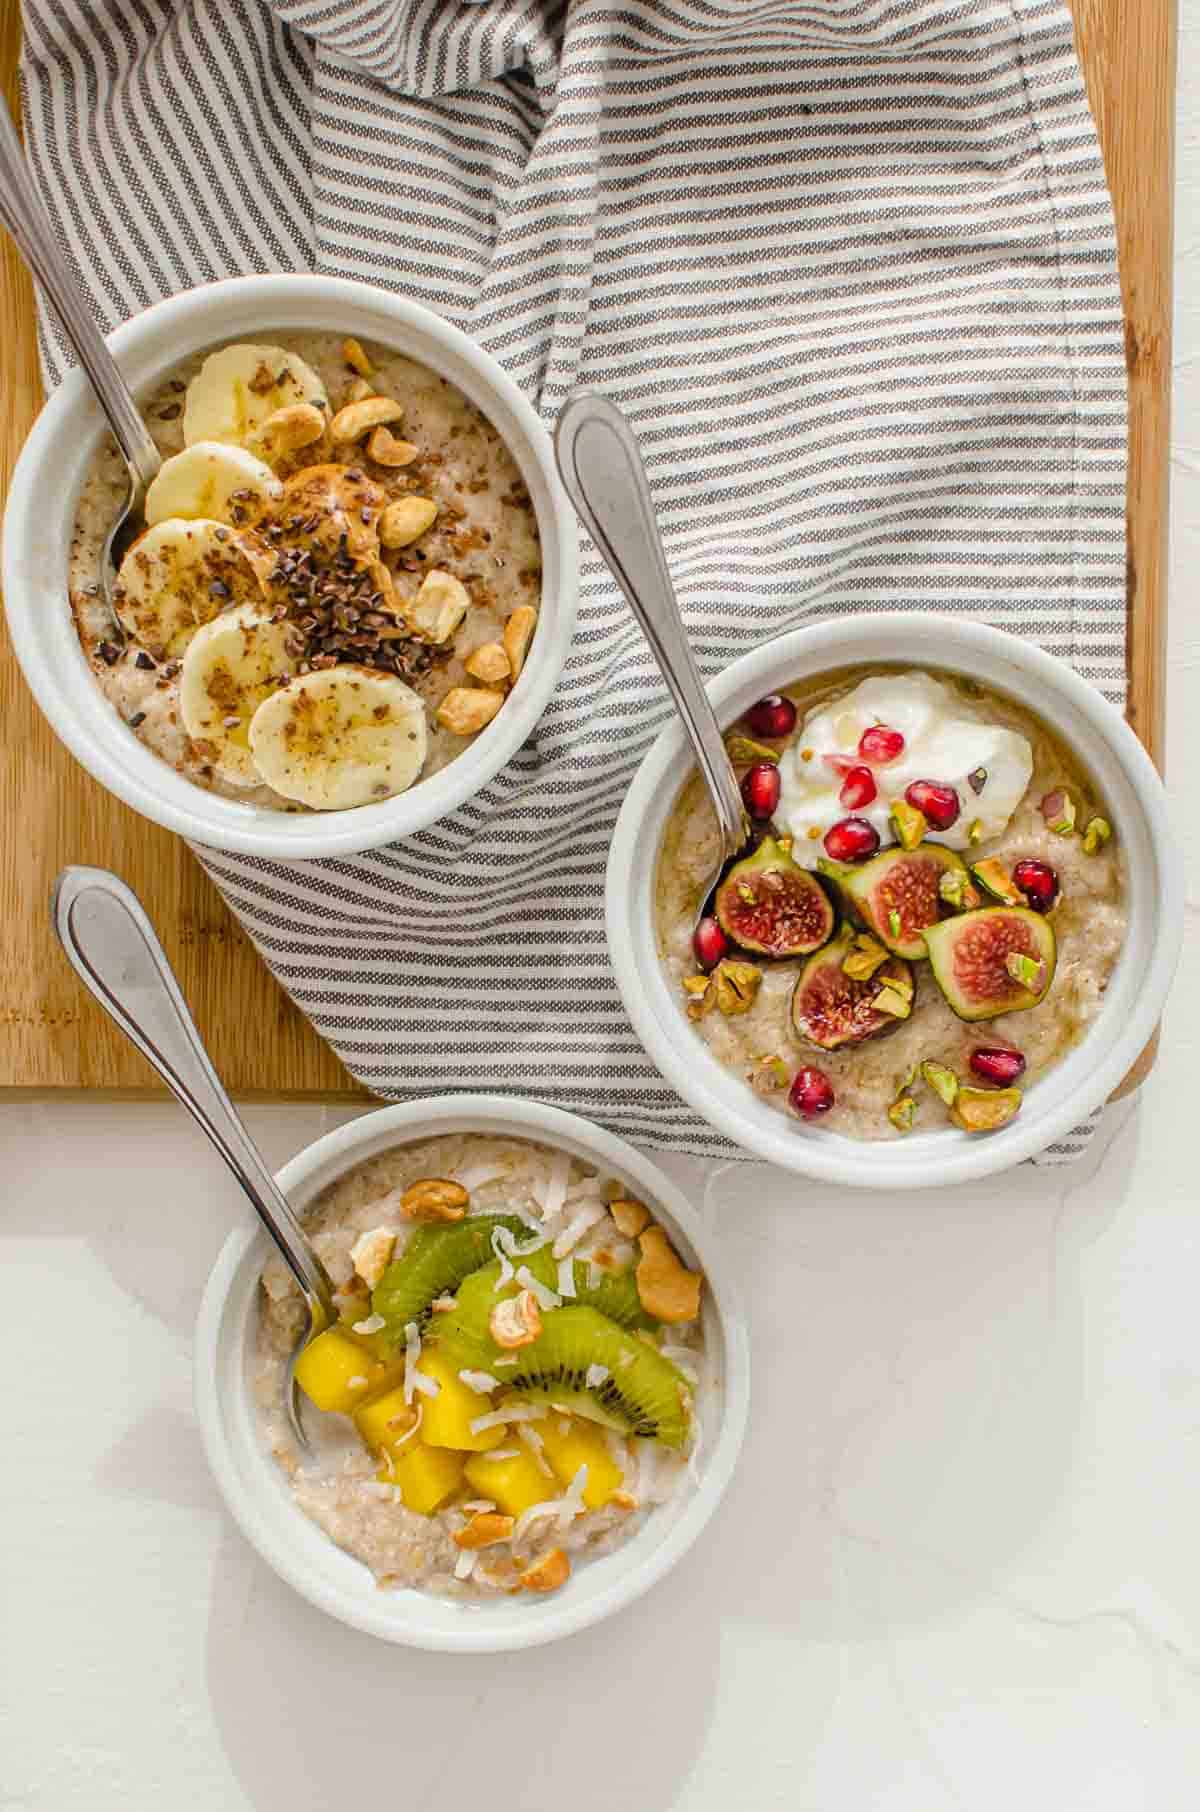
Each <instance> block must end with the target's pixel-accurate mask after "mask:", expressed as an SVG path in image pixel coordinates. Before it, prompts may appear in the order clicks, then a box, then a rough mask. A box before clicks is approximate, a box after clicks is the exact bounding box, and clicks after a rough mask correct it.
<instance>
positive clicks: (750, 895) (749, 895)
mask: <svg viewBox="0 0 1200 1812" xmlns="http://www.w3.org/2000/svg"><path fill="white" fill-rule="evenodd" d="M737 894H738V899H739V900H745V901H747V902H748V903H749V904H750V905H753V904H754V889H753V887H747V885H746V883H745V881H739V882H738V884H737Z"/></svg>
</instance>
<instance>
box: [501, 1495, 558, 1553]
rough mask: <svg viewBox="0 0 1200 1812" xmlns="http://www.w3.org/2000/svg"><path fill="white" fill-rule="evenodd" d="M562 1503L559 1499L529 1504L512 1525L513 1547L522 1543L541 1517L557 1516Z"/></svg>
mask: <svg viewBox="0 0 1200 1812" xmlns="http://www.w3.org/2000/svg"><path fill="white" fill-rule="evenodd" d="M562 1503H563V1500H562V1499H561V1498H560V1497H553V1498H547V1499H546V1500H545V1502H544V1503H541V1504H530V1506H529V1508H528V1510H522V1512H521V1514H520V1516H518V1518H517V1520H516V1522H515V1523H514V1524H513V1532H512V1539H513V1545H514V1546H515V1545H516V1544H517V1542H520V1541H524V1539H525V1537H526V1535H527V1534H528V1533H529V1531H530V1529H532V1528H533V1525H534V1523H540V1522H541V1521H542V1519H543V1517H547V1516H557V1515H558V1514H559V1512H560V1511H561V1509H562Z"/></svg>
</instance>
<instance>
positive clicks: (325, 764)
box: [3, 276, 577, 858]
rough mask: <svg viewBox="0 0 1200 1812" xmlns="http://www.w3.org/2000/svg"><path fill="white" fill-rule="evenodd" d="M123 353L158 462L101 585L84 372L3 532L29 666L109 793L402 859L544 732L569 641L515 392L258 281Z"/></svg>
mask: <svg viewBox="0 0 1200 1812" xmlns="http://www.w3.org/2000/svg"><path fill="white" fill-rule="evenodd" d="M109 344H110V347H111V349H112V351H113V353H114V355H115V356H116V358H117V360H118V362H119V363H120V365H121V368H122V371H123V372H124V374H125V376H126V378H127V379H128V381H129V383H130V385H131V387H132V389H133V391H134V393H135V395H136V396H137V398H138V400H139V405H140V406H141V407H142V409H143V414H144V417H145V420H146V423H147V426H148V427H149V429H150V431H151V433H152V435H153V437H154V439H155V440H156V442H157V443H158V446H159V449H160V452H161V453H162V455H163V465H162V468H161V470H160V473H159V475H158V477H157V478H156V480H155V481H154V483H153V485H152V486H151V488H150V492H149V494H148V497H147V505H146V521H145V527H144V532H143V533H142V534H141V535H140V536H139V538H138V539H137V540H135V541H134V543H133V545H132V546H131V547H130V548H129V550H128V551H127V552H126V553H125V555H124V558H123V561H122V564H121V569H120V573H119V575H118V585H117V590H116V594H115V595H116V604H117V621H116V622H114V621H113V619H112V618H111V617H110V616H109V614H108V611H107V607H106V605H105V602H104V599H103V596H102V594H101V593H100V592H99V590H98V588H97V586H96V578H97V571H98V563H99V559H100V555H101V549H102V546H103V543H104V539H105V536H106V535H107V532H108V530H109V528H110V526H111V524H112V522H113V520H114V519H115V517H116V515H117V514H118V512H119V509H120V506H121V502H122V499H123V497H124V492H125V486H126V479H125V472H124V467H123V465H122V464H121V463H120V461H119V460H118V458H117V455H116V450H115V447H114V445H113V443H112V441H111V438H110V437H109V436H108V435H107V434H106V433H105V432H104V426H103V422H102V420H101V416H100V412H99V409H98V407H97V405H96V403H95V401H94V399H93V398H92V395H91V392H90V390H89V388H88V385H87V383H86V381H85V380H84V378H83V376H82V374H80V373H79V372H73V373H71V374H70V375H69V376H68V377H67V379H66V380H65V381H64V382H63V384H62V385H61V386H60V387H59V389H58V391H57V392H56V393H55V395H54V396H53V397H52V398H51V399H50V401H49V402H48V403H47V405H46V407H45V409H44V410H43V411H42V414H41V415H40V416H39V418H38V420H37V422H36V423H35V425H34V428H33V431H32V432H31V434H30V436H29V438H28V440H27V442H26V444H25V447H24V449H23V450H22V453H21V457H20V460H19V461H18V465H17V469H16V472H15V474H14V477H13V483H12V487H11V490H10V493H9V500H8V506H7V512H6V515H5V522H4V554H3V584H4V596H5V605H6V610H7V616H8V621H9V627H10V630H11V633H12V638H13V644H14V647H15V649H16V653H17V656H18V659H19V661H20V663H21V666H22V669H23V671H24V673H25V676H26V679H27V680H28V682H29V685H30V687H31V689H32V691H33V693H34V695H35V697H36V699H37V701H38V703H39V705H40V706H41V708H42V710H43V712H44V713H45V715H46V717H47V718H48V719H49V721H50V723H51V725H52V727H53V728H54V729H55V731H56V732H57V733H58V735H59V736H60V737H61V738H62V740H63V741H64V742H65V743H66V745H67V746H68V748H69V749H70V750H71V751H72V753H73V754H74V755H75V756H76V757H77V758H78V759H79V760H80V761H81V762H82V763H83V765H84V766H85V767H87V768H88V769H89V771H90V772H91V773H92V774H93V775H95V777H96V778H97V779H98V780H99V781H100V782H101V783H102V784H103V785H104V786H106V787H108V788H109V789H110V791H112V792H114V793H115V794H117V795H118V797H120V798H121V799H123V800H125V802H126V803H127V804H129V805H131V806H133V807H134V809H135V810H137V811H139V812H142V813H143V814H144V815H145V816H146V817H149V818H152V819H154V820H155V821H156V822H158V823H160V824H164V825H165V826H167V828H168V829H171V830H175V831H178V832H181V833H182V834H184V835H186V836H189V837H193V838H195V839H197V840H198V841H200V842H202V843H205V844H208V845H210V846H212V847H214V848H218V849H230V850H238V851H242V852H244V853H247V854H252V855H259V856H266V857H284V858H287V857H295V858H311V857H321V856H335V855H341V854H348V853H352V852H354V851H356V850H362V849H368V848H373V847H375V846H377V845H380V844H383V843H388V842H392V841H394V840H396V839H398V838H402V837H405V836H408V835H411V834H412V833H413V832H415V831H418V830H420V829H422V828H424V827H425V826H427V825H429V824H431V823H433V822H435V821H436V820H437V819H439V818H442V817H444V816H445V815H446V814H447V813H448V812H451V811H453V810H454V809H455V808H456V807H457V806H459V805H461V804H462V803H463V802H464V801H465V800H466V799H468V798H470V797H471V796H472V795H473V794H475V793H476V792H478V791H479V789H480V788H481V787H482V786H484V785H486V783H487V782H488V781H489V780H490V779H491V778H492V776H493V775H494V774H495V773H496V772H497V771H498V770H499V769H500V768H501V767H502V766H503V765H504V763H505V762H506V761H508V760H509V759H510V758H511V756H512V755H513V754H514V753H515V752H516V750H517V749H518V748H519V747H520V745H521V744H522V743H523V742H524V741H525V740H526V739H527V738H528V737H529V735H530V734H531V732H532V730H533V728H534V726H535V724H536V723H537V721H538V718H539V717H540V715H541V713H542V711H543V709H544V707H545V705H546V702H547V700H548V698H549V697H550V694H551V692H552V691H553V688H554V686H555V684H556V681H557V677H558V673H559V670H560V668H561V664H562V660H563V657H564V655H565V652H566V649H567V647H568V646H569V643H570V639H571V636H572V633H573V628H574V620H575V608H576V589H577V573H576V560H577V556H576V530H575V524H574V519H573V516H572V515H571V512H570V510H569V509H568V508H567V506H566V503H565V499H564V498H563V495H562V492H561V490H560V487H559V483H558V479H557V476H556V473H555V471H554V467H553V461H552V458H551V454H550V449H549V445H548V442H547V439H546V436H545V433H544V431H543V429H542V426H541V424H540V422H539V421H538V419H537V416H536V414H535V412H534V410H533V409H532V408H531V406H530V404H529V403H528V402H527V401H526V400H525V398H524V397H523V396H522V395H521V393H520V391H519V390H518V389H517V387H516V386H515V385H514V384H513V383H512V381H511V380H510V379H509V378H508V377H507V375H506V374H505V372H504V371H503V370H502V369H501V367H500V366H499V365H498V364H496V362H495V361H494V360H493V359H492V358H490V357H489V356H488V355H487V354H486V353H484V352H482V351H481V350H480V349H479V348H478V347H477V346H475V345H474V344H473V342H472V341H471V340H470V339H469V338H468V337H467V336H466V335H465V334H463V333H461V332H460V331H459V330H458V329H457V328H454V327H452V326H450V325H449V324H447V323H446V322H444V321H443V320H441V319H440V318H439V317H438V316H436V315H434V314H433V313H431V312H430V311H429V310H428V309H425V308H423V307H421V306H420V305H419V304H417V303H414V302H409V301H407V300H405V299H404V298H403V297H400V296H395V295H391V294H388V293H386V292H384V291H380V290H375V289H372V288H370V287H369V286H367V285H365V284H361V283H352V282H345V281H342V280H339V279H333V278H326V277H315V276H263V277H243V278H236V279H232V280H230V281H228V282H222V283H216V284H212V285H209V286H208V287H206V288H203V289H198V290H192V291H189V292H188V293H186V294H184V295H180V296H175V297H172V298H170V299H169V300H167V301H165V302H161V303H158V304H156V305H155V306H154V307H152V308H150V309H147V310H146V312H145V313H144V314H142V315H139V316H138V317H136V319H134V320H133V321H130V322H127V323H126V324H125V325H124V326H123V327H121V328H119V329H118V330H117V331H116V332H115V333H114V334H113V335H112V336H111V337H110V341H109Z"/></svg>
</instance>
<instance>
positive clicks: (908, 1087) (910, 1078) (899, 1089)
mask: <svg viewBox="0 0 1200 1812" xmlns="http://www.w3.org/2000/svg"><path fill="white" fill-rule="evenodd" d="M920 1074H921V1066H920V1064H919V1063H910V1064H909V1066H908V1069H907V1070H906V1071H905V1073H904V1075H903V1076H902V1077H901V1078H900V1080H899V1082H898V1083H897V1084H896V1100H897V1101H899V1099H900V1097H901V1095H908V1094H911V1093H912V1090H913V1087H914V1085H915V1084H916V1080H917V1077H918V1076H919V1075H920Z"/></svg>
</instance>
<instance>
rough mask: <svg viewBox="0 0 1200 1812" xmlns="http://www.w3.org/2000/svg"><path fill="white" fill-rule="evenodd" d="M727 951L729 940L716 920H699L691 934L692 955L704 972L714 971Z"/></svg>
mask: <svg viewBox="0 0 1200 1812" xmlns="http://www.w3.org/2000/svg"><path fill="white" fill-rule="evenodd" d="M728 949H729V939H728V938H727V937H726V936H725V933H724V932H723V931H722V930H721V927H720V926H719V925H718V923H717V921H716V919H701V921H700V923H699V924H698V925H697V926H696V929H695V931H693V933H692V954H693V955H694V956H695V958H696V961H697V962H698V963H699V965H700V967H701V968H702V969H704V970H708V969H715V968H716V966H717V964H718V963H719V962H720V960H721V958H722V957H723V956H724V955H725V954H726V953H727V951H728Z"/></svg>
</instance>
